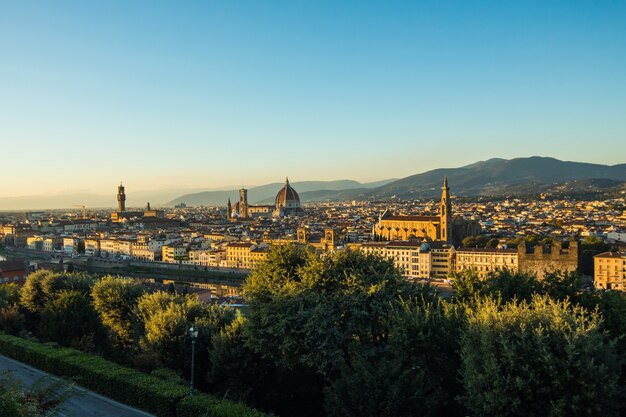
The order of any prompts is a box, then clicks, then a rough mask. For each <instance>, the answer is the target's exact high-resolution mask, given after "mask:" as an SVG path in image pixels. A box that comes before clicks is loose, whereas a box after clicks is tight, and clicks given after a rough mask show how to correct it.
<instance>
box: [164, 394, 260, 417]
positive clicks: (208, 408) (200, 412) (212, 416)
mask: <svg viewBox="0 0 626 417" xmlns="http://www.w3.org/2000/svg"><path fill="white" fill-rule="evenodd" d="M176 416H177V417H267V416H268V415H267V414H264V413H262V412H260V411H257V410H253V409H251V408H249V407H247V406H246V405H245V404H242V403H235V402H232V401H224V400H218V399H217V398H215V397H212V396H209V395H204V394H198V395H194V396H193V397H186V398H184V399H183V400H182V401H180V402H179V403H178V406H177V407H176Z"/></svg>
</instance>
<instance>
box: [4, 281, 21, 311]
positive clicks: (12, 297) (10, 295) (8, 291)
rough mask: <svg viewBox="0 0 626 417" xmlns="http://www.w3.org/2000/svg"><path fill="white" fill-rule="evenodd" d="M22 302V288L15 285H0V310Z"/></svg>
mask: <svg viewBox="0 0 626 417" xmlns="http://www.w3.org/2000/svg"><path fill="white" fill-rule="evenodd" d="M19 301H20V287H18V286H17V285H15V284H3V285H0V308H4V307H10V306H14V305H17V304H18V303H19Z"/></svg>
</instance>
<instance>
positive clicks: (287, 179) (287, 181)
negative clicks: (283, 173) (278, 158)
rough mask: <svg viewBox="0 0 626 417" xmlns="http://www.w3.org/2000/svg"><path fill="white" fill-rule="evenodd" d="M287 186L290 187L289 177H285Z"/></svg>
mask: <svg viewBox="0 0 626 417" xmlns="http://www.w3.org/2000/svg"><path fill="white" fill-rule="evenodd" d="M285 184H287V185H289V177H285Z"/></svg>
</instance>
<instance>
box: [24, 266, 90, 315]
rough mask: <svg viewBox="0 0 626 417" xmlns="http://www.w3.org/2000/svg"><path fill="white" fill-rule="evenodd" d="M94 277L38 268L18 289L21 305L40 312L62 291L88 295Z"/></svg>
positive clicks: (31, 310) (32, 311) (34, 311)
mask: <svg viewBox="0 0 626 417" xmlns="http://www.w3.org/2000/svg"><path fill="white" fill-rule="evenodd" d="M95 281H96V280H95V278H93V277H92V276H90V275H87V274H82V273H70V274H68V273H58V272H53V271H47V270H40V271H36V272H34V273H32V274H31V275H29V277H28V279H27V280H26V284H25V285H24V287H22V289H21V291H20V303H21V305H22V306H23V307H24V308H25V309H27V310H28V311H30V312H31V313H40V312H41V311H42V310H43V309H44V308H45V307H46V305H47V304H48V303H49V302H51V301H53V300H54V299H55V298H56V297H57V295H58V294H59V293H61V292H64V291H77V292H80V293H81V294H84V295H89V293H90V292H91V287H92V286H93V285H94V283H95Z"/></svg>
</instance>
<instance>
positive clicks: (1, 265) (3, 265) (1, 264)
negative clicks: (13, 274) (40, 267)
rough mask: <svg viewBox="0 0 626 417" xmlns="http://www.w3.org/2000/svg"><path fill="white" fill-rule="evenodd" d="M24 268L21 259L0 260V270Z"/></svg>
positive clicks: (20, 269) (19, 269)
mask: <svg viewBox="0 0 626 417" xmlns="http://www.w3.org/2000/svg"><path fill="white" fill-rule="evenodd" d="M24 269H26V268H25V266H24V262H21V261H0V272H7V271H22V270H24Z"/></svg>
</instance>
